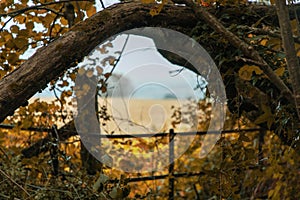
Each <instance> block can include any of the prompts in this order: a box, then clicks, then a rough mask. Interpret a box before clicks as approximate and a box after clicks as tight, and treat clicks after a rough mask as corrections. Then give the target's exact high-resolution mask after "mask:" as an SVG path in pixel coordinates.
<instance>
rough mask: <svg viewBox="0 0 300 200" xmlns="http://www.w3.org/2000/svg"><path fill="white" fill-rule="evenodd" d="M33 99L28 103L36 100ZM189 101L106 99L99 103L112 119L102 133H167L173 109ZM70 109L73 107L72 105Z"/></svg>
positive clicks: (180, 129)
mask: <svg viewBox="0 0 300 200" xmlns="http://www.w3.org/2000/svg"><path fill="white" fill-rule="evenodd" d="M35 99H36V98H32V99H30V100H29V102H30V103H31V102H33V101H34V100H35ZM40 100H41V101H53V100H55V98H53V97H43V98H40ZM185 102H186V100H177V99H153V100H150V99H121V98H107V99H106V100H105V99H100V100H99V106H100V108H99V109H101V107H102V108H103V106H104V105H105V106H106V107H107V114H108V115H110V116H112V118H111V120H109V121H103V120H101V124H103V123H105V126H101V128H102V133H111V132H112V131H113V132H114V133H116V134H133V133H157V132H168V131H169V129H170V128H172V126H171V122H172V118H171V117H172V114H173V113H174V109H172V106H174V107H175V108H177V107H179V106H180V105H182V104H184V103H185ZM68 109H69V110H74V107H71V106H69V107H68ZM188 130H189V127H187V126H181V127H180V126H178V127H177V131H188Z"/></svg>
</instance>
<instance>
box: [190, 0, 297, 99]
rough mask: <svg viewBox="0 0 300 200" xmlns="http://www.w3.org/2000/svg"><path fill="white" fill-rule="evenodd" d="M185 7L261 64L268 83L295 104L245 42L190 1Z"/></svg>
mask: <svg viewBox="0 0 300 200" xmlns="http://www.w3.org/2000/svg"><path fill="white" fill-rule="evenodd" d="M186 5H188V6H190V7H191V8H192V9H193V10H194V12H195V14H196V15H197V16H199V17H201V18H202V19H203V20H204V21H206V22H207V23H208V24H209V25H210V26H211V27H212V28H213V29H214V30H215V31H217V32H218V33H220V34H221V35H223V36H224V37H225V38H226V39H227V40H228V41H229V42H230V43H231V44H232V45H233V46H234V47H236V48H238V49H240V50H241V51H242V52H243V53H244V54H245V55H246V56H247V57H249V58H251V59H252V60H256V61H257V62H258V63H262V64H261V65H260V68H261V69H262V70H263V72H264V73H265V74H266V75H267V76H268V78H269V79H270V81H271V82H272V83H273V84H274V85H275V86H276V87H277V88H278V89H279V90H280V91H281V93H282V94H283V96H285V97H286V98H287V99H288V100H289V102H291V103H292V104H295V101H294V98H293V94H292V92H291V91H290V89H289V88H288V87H287V86H286V85H285V84H284V82H283V81H282V80H281V79H280V78H279V77H278V76H277V75H276V74H275V73H274V71H273V69H272V68H271V67H270V66H269V65H268V63H267V62H266V61H265V60H264V59H263V58H262V57H261V56H260V55H259V53H258V52H257V51H256V50H255V49H254V48H253V47H252V46H250V45H248V44H247V43H246V42H244V41H243V40H241V39H240V38H238V37H237V36H236V35H235V34H233V33H232V32H230V31H229V30H228V29H226V28H225V27H224V26H223V25H222V24H221V23H220V22H219V21H218V20H217V19H216V18H215V17H214V16H213V15H212V14H210V13H209V12H208V11H206V10H205V9H204V8H203V7H201V6H197V5H196V4H194V2H193V1H191V0H186Z"/></svg>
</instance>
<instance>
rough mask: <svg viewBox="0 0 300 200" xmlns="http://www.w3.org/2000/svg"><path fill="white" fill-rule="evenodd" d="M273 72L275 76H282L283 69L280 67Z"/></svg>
mask: <svg viewBox="0 0 300 200" xmlns="http://www.w3.org/2000/svg"><path fill="white" fill-rule="evenodd" d="M274 72H275V74H276V75H277V76H283V74H284V72H285V68H284V67H280V68H278V69H276V70H275V71H274Z"/></svg>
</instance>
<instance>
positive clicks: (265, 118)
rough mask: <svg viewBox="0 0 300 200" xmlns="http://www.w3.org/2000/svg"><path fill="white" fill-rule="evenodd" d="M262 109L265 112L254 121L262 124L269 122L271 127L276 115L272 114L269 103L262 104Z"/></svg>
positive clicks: (268, 124)
mask: <svg viewBox="0 0 300 200" xmlns="http://www.w3.org/2000/svg"><path fill="white" fill-rule="evenodd" d="M262 110H263V112H264V113H263V114H262V115H260V116H259V117H258V118H257V119H256V120H255V121H254V123H256V124H262V123H264V122H267V126H268V128H269V129H270V127H271V125H272V124H273V123H274V121H275V119H274V116H273V114H272V111H271V108H270V107H269V106H267V105H263V106H262Z"/></svg>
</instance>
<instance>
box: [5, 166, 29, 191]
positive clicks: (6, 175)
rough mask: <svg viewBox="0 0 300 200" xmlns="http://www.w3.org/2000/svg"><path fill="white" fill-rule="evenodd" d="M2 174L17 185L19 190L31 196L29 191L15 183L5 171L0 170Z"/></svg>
mask: <svg viewBox="0 0 300 200" xmlns="http://www.w3.org/2000/svg"><path fill="white" fill-rule="evenodd" d="M0 173H1V174H2V175H3V176H5V177H6V178H7V179H8V180H9V181H10V182H12V183H13V184H15V185H16V186H17V187H18V188H20V189H21V190H23V191H24V192H25V193H26V195H27V196H30V194H29V193H28V192H27V190H26V189H25V188H23V187H22V186H21V185H19V184H18V183H17V182H16V181H14V180H13V179H12V178H11V177H10V176H9V175H8V174H6V173H5V172H4V171H2V169H0Z"/></svg>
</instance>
